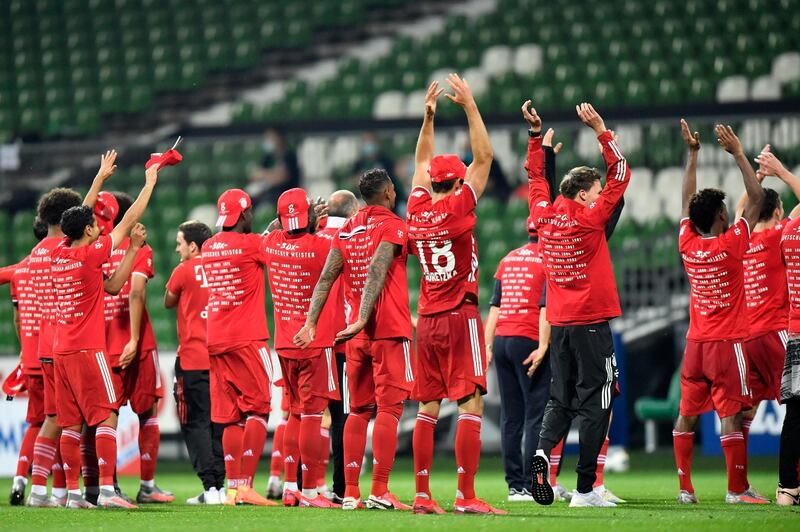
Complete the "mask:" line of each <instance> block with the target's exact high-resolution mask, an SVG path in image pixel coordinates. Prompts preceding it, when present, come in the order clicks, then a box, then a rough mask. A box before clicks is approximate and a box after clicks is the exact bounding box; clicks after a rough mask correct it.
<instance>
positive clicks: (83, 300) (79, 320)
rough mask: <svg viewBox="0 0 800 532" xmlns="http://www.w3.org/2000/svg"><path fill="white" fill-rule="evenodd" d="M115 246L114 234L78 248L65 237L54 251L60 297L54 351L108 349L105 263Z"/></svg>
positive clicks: (53, 271) (57, 304) (55, 281)
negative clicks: (105, 311) (70, 244)
mask: <svg viewBox="0 0 800 532" xmlns="http://www.w3.org/2000/svg"><path fill="white" fill-rule="evenodd" d="M113 247H114V243H113V238H112V237H111V235H105V236H101V237H100V238H98V239H97V240H96V241H95V242H94V243H92V244H89V245H88V246H80V247H76V248H72V247H70V246H69V240H68V239H66V238H65V239H64V240H62V245H61V246H59V247H58V248H57V249H56V250H55V251H54V252H53V262H52V264H51V271H52V276H53V286H54V287H55V292H56V300H57V303H56V316H57V317H56V331H55V337H54V340H53V353H55V354H67V353H74V352H76V351H84V350H98V351H105V349H106V330H105V319H104V317H103V307H104V305H103V296H104V294H105V290H104V289H103V264H105V262H106V261H108V259H109V258H110V257H111V251H112V250H113Z"/></svg>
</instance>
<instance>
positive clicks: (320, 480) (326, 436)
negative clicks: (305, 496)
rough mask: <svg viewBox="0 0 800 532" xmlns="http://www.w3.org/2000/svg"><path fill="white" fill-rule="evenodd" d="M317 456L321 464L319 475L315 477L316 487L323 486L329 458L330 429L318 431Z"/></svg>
mask: <svg viewBox="0 0 800 532" xmlns="http://www.w3.org/2000/svg"><path fill="white" fill-rule="evenodd" d="M319 455H320V457H321V458H322V462H321V463H320V465H319V475H318V476H317V487H321V486H324V485H325V473H326V472H327V470H328V462H329V461H330V456H331V431H330V429H324V428H320V429H319Z"/></svg>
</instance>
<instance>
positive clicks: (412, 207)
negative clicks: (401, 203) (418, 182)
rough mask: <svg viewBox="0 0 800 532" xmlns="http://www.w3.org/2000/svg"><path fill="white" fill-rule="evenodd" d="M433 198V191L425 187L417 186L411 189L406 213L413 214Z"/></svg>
mask: <svg viewBox="0 0 800 532" xmlns="http://www.w3.org/2000/svg"><path fill="white" fill-rule="evenodd" d="M430 200H431V191H430V190H428V189H427V188H425V187H420V186H416V187H414V188H413V189H412V190H411V194H410V195H409V196H408V203H407V204H406V215H407V216H411V215H412V214H415V213H416V212H417V211H419V210H420V209H422V208H423V207H424V206H425V205H427V203H428V202H429V201H430Z"/></svg>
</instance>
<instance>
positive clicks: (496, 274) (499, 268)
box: [494, 260, 505, 281]
mask: <svg viewBox="0 0 800 532" xmlns="http://www.w3.org/2000/svg"><path fill="white" fill-rule="evenodd" d="M504 263H505V260H501V261H500V264H498V265H497V271H495V272H494V278H495V279H497V280H498V281H500V280H501V279H502V277H503V269H504V268H503V264H504Z"/></svg>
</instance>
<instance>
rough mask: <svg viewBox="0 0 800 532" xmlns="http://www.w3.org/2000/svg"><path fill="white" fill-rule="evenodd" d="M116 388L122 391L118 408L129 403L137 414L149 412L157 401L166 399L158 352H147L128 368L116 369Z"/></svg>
mask: <svg viewBox="0 0 800 532" xmlns="http://www.w3.org/2000/svg"><path fill="white" fill-rule="evenodd" d="M111 378H112V379H113V381H114V387H115V388H116V389H117V390H122V393H121V394H120V395H119V397H118V398H117V399H118V400H117V408H121V407H122V406H124V405H125V404H127V403H128V402H130V404H131V410H133V411H134V413H136V414H144V413H146V412H148V411H149V410H150V409H151V408H152V407H153V403H155V402H156V400H157V399H161V398H163V397H164V386H163V383H162V382H161V366H160V365H159V363H158V351H156V350H155V349H152V350H148V351H145V352H144V353H143V354H141V355H140V356H139V357H137V358H136V359H135V360H134V361H133V363H132V364H131V365H130V366H128V367H127V368H124V369H123V368H120V367H115V368H113V371H112V373H111Z"/></svg>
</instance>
